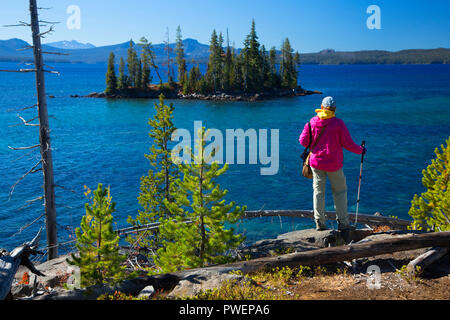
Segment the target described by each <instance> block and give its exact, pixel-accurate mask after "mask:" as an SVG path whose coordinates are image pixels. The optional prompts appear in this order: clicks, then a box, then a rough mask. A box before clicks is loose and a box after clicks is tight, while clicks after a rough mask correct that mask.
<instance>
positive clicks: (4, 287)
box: [0, 228, 44, 300]
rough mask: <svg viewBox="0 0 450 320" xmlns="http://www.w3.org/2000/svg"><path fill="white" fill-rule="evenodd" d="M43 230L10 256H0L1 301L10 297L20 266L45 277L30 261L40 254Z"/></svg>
mask: <svg viewBox="0 0 450 320" xmlns="http://www.w3.org/2000/svg"><path fill="white" fill-rule="evenodd" d="M41 231H42V228H41V229H40V230H39V232H38V234H37V235H36V236H35V237H34V239H33V240H31V241H29V242H26V243H24V244H23V245H21V246H20V247H17V248H15V249H14V250H13V251H11V253H10V254H7V255H2V256H0V300H4V299H5V298H7V297H8V294H9V292H10V290H11V285H12V282H13V280H14V276H15V274H16V272H17V269H18V268H19V266H20V265H23V266H26V267H27V268H28V269H30V271H31V272H33V273H34V274H37V275H40V276H43V275H44V274H42V273H41V272H40V271H39V270H37V269H36V268H35V267H34V265H33V263H32V262H31V261H30V260H29V258H28V257H29V255H30V254H34V255H35V254H37V253H40V252H39V251H37V250H36V248H37V247H38V245H39V240H40V237H41Z"/></svg>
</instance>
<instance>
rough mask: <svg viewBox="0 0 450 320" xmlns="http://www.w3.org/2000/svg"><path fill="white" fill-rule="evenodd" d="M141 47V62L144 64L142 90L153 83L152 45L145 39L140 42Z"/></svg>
mask: <svg viewBox="0 0 450 320" xmlns="http://www.w3.org/2000/svg"><path fill="white" fill-rule="evenodd" d="M139 46H140V47H141V62H142V76H141V88H143V89H145V88H147V86H148V84H150V82H151V81H152V76H151V71H150V66H151V64H152V62H151V58H152V52H151V44H150V43H149V42H148V40H147V39H146V38H145V37H142V38H141V39H140V40H139Z"/></svg>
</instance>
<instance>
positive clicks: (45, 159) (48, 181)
mask: <svg viewBox="0 0 450 320" xmlns="http://www.w3.org/2000/svg"><path fill="white" fill-rule="evenodd" d="M30 15H31V30H32V36H33V53H34V64H35V68H36V90H37V100H38V103H37V104H38V115H39V141H40V144H41V146H40V148H41V157H42V171H43V175H44V199H45V217H46V219H45V224H46V229H47V246H48V260H51V259H54V258H56V257H58V247H57V244H58V238H57V234H56V207H55V189H54V188H55V187H54V179H53V159H52V150H51V145H50V126H49V121H48V112H47V101H46V96H45V79H44V62H43V58H42V49H41V37H40V31H39V17H38V13H37V5H36V0H30Z"/></svg>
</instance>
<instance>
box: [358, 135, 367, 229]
mask: <svg viewBox="0 0 450 320" xmlns="http://www.w3.org/2000/svg"><path fill="white" fill-rule="evenodd" d="M365 145H366V141H364V140H363V142H362V143H361V147H363V148H364V146H365ZM363 161H364V152H363V153H362V154H361V166H360V168H359V183H358V198H357V199H356V217H355V227H356V224H357V223H358V209H359V193H360V191H361V179H362V167H363Z"/></svg>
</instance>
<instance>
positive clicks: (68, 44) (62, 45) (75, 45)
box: [46, 40, 95, 50]
mask: <svg viewBox="0 0 450 320" xmlns="http://www.w3.org/2000/svg"><path fill="white" fill-rule="evenodd" d="M46 45H47V46H50V47H54V48H58V49H68V50H74V49H91V48H95V46H94V45H93V44H92V43H81V42H78V41H76V40H72V41H67V40H63V41H57V42H51V43H46Z"/></svg>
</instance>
